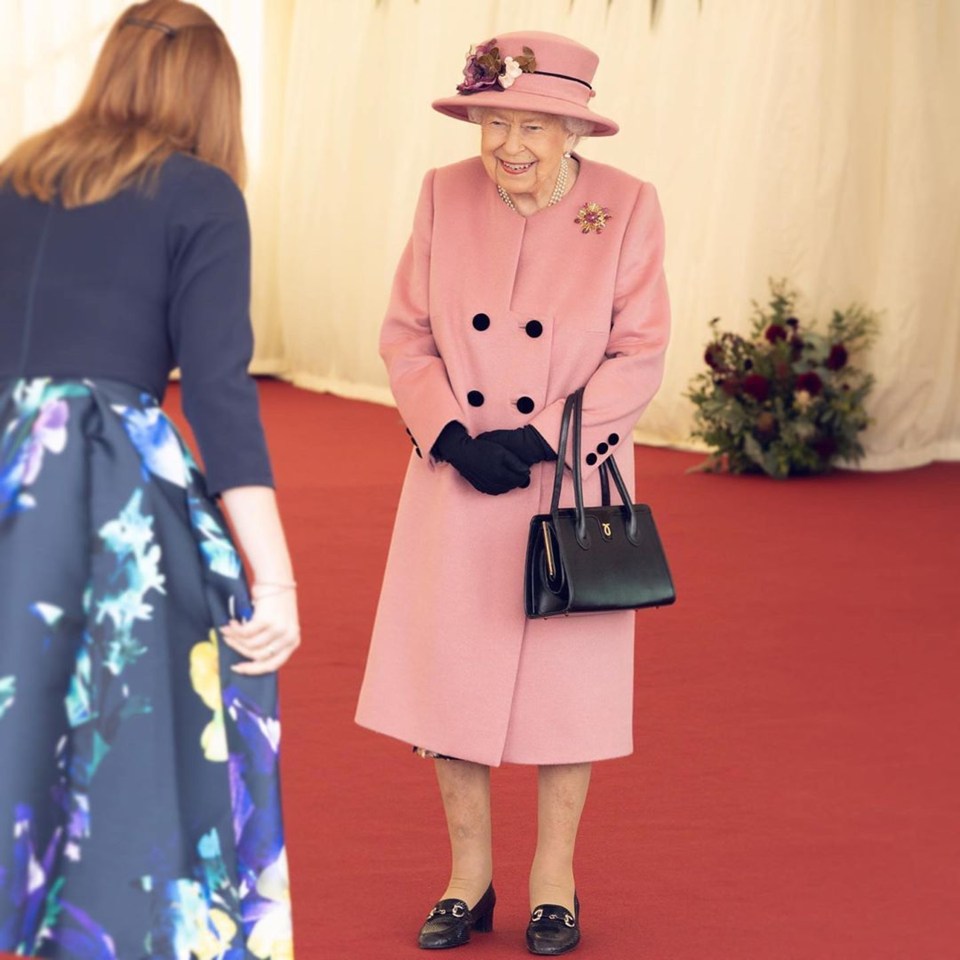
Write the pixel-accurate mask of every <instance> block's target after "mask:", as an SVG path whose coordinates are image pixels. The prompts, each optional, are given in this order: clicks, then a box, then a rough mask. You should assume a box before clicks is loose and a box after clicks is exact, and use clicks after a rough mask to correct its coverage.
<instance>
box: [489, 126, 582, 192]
mask: <svg viewBox="0 0 960 960" xmlns="http://www.w3.org/2000/svg"><path fill="white" fill-rule="evenodd" d="M480 130H481V135H480V158H481V160H482V161H483V166H484V168H485V169H486V171H487V173H488V174H489V176H490V179H491V180H493V182H494V183H496V184H497V185H498V186H500V187H503V189H504V190H506V191H507V193H508V194H510V195H511V198H514V199H515V198H516V197H517V196H519V195H524V194H526V195H527V196H529V197H532V198H533V199H535V200H536V203H537V206H538V207H539V208H542V207H545V206H546V205H547V202H548V201H549V199H550V194H551V193H552V192H553V187H554V184H555V183H556V182H557V174H558V173H559V171H560V161H561V159H562V157H563V154H564V153H565V152H566V151H567V150H570V149H572V147H573V146H574V144H575V143H576V140H577V138H576V137H575V136H573V134H570V133H567V131H566V129H565V127H564V125H563V121H562V120H561V119H560V117H554V116H550V115H548V114H544V113H527V112H525V111H522V110H497V109H490V110H488V111H486V112H485V113H484V116H483V119H482V120H481V122H480Z"/></svg>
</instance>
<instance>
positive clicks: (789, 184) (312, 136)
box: [0, 0, 960, 469]
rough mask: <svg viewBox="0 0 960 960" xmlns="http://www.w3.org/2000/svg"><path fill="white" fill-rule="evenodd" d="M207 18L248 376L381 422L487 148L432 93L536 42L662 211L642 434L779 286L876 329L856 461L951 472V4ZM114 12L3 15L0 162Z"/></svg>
mask: <svg viewBox="0 0 960 960" xmlns="http://www.w3.org/2000/svg"><path fill="white" fill-rule="evenodd" d="M203 5H204V6H205V7H207V9H209V10H210V12H211V13H213V14H214V15H215V16H217V17H219V18H220V19H221V22H222V23H223V24H224V27H225V29H226V30H227V32H228V34H229V36H230V39H231V42H232V43H233V44H234V46H235V48H236V50H237V53H238V56H239V57H240V59H241V61H242V63H243V69H244V74H245V76H244V80H245V84H246V86H245V97H246V100H247V111H248V113H247V136H248V142H249V146H250V152H251V174H252V176H251V182H250V185H249V190H248V197H249V200H250V208H251V216H252V218H253V227H254V235H255V238H256V239H255V260H254V317H255V326H256V331H257V335H258V353H257V361H256V362H257V369H260V370H264V371H272V372H281V373H282V374H283V375H284V376H287V377H289V378H290V379H291V380H292V381H293V382H295V383H297V384H300V385H302V386H306V387H310V388H315V389H322V390H331V391H334V392H337V393H340V394H343V395H346V396H353V397H361V398H365V399H371V400H377V401H382V402H390V396H389V391H388V389H387V386H386V377H385V375H384V372H383V370H382V367H381V364H380V361H379V358H378V356H377V331H378V328H379V325H380V322H381V319H382V315H383V310H384V307H385V304H386V302H387V297H388V291H389V286H390V281H391V277H392V272H393V269H394V266H395V264H396V261H397V259H398V257H399V254H400V251H401V249H402V247H403V244H404V243H405V241H406V237H407V234H408V231H409V229H410V224H411V218H412V213H413V208H414V204H415V201H416V196H417V192H418V189H419V185H420V180H421V177H422V175H423V173H424V172H425V171H426V170H427V169H428V168H430V167H433V166H438V165H440V164H444V163H449V162H453V161H455V160H458V159H460V158H462V157H466V156H470V155H473V154H475V153H476V152H477V146H478V136H477V131H476V130H475V128H473V127H471V126H470V125H468V124H464V123H458V122H457V121H454V120H450V119H448V118H445V117H443V116H440V115H439V114H436V113H434V112H433V111H431V110H430V107H429V104H430V101H431V100H432V99H434V98H435V97H438V96H441V95H444V94H449V93H452V92H453V90H454V87H455V86H456V84H457V82H458V80H459V75H460V69H461V67H462V63H463V55H464V54H465V52H466V50H467V47H468V45H469V44H470V43H475V42H479V41H481V40H484V39H487V38H489V37H491V36H495V35H496V33H497V32H506V31H509V30H518V29H539V30H551V31H555V32H558V33H564V34H567V35H569V36H572V37H574V38H576V39H578V40H580V41H581V42H583V43H585V44H587V45H588V46H590V47H592V48H593V49H595V50H596V51H597V52H598V53H599V54H600V68H599V70H598V73H597V77H596V82H595V86H596V89H597V97H596V99H595V101H594V104H595V105H596V108H597V109H598V110H599V111H600V112H601V113H604V114H605V115H607V116H612V117H614V118H616V119H618V120H619V121H620V123H621V128H622V129H621V133H620V134H619V135H618V136H616V137H613V138H607V139H603V140H597V141H591V140H586V141H585V142H584V143H583V144H582V145H581V150H582V152H583V153H584V154H585V155H586V156H589V157H591V158H593V159H596V160H600V161H603V162H607V163H612V164H615V165H617V166H619V167H622V168H624V169H626V170H628V171H630V172H631V173H634V174H635V175H637V176H640V177H642V178H644V179H648V180H651V181H652V182H653V183H655V184H656V185H657V188H658V190H659V193H660V198H661V202H662V204H663V208H664V214H665V217H666V223H667V231H668V234H667V240H668V244H667V274H668V280H669V283H670V289H671V296H672V300H673V307H674V338H673V342H672V344H671V347H670V351H669V355H668V365H667V373H666V379H665V382H664V385H663V388H662V389H661V391H660V394H659V395H658V397H657V398H656V400H655V401H654V403H653V404H652V405H651V407H650V409H649V410H648V412H647V414H646V415H645V417H644V419H643V421H642V423H641V427H640V430H639V431H638V437H639V438H641V439H643V440H646V441H650V442H655V443H669V444H676V445H686V444H688V443H689V430H690V425H691V419H692V412H693V409H692V406H691V404H690V403H689V401H688V400H687V399H686V398H685V397H684V392H685V390H686V385H687V383H688V382H689V380H690V378H691V377H692V376H693V374H694V373H696V372H698V371H699V370H700V369H702V354H703V347H704V345H705V343H706V341H707V338H708V331H707V322H708V321H709V320H710V318H711V317H714V316H718V315H719V316H720V317H722V318H723V321H724V327H725V328H728V329H737V330H741V331H745V330H746V329H747V327H748V325H749V315H750V312H751V302H752V301H753V300H763V299H764V297H765V295H766V293H767V278H768V277H787V278H788V279H789V280H790V281H791V282H792V283H793V284H794V285H795V286H797V287H798V288H799V289H800V290H801V291H802V292H803V293H804V295H805V298H804V301H803V302H802V305H801V308H802V311H803V313H802V316H803V317H804V318H808V317H813V316H816V317H820V318H822V319H824V320H826V319H827V318H828V317H829V314H830V312H831V311H832V309H833V308H834V307H843V306H846V305H847V304H849V303H851V302H854V301H859V302H862V303H865V304H867V305H869V306H871V307H873V308H875V309H877V310H878V311H880V312H881V322H882V328H881V334H880V337H879V339H878V341H877V343H876V345H875V346H874V347H873V349H872V350H871V352H870V355H869V359H868V361H867V363H868V366H869V367H870V369H872V371H873V372H874V373H875V375H876V378H877V386H876V388H875V391H874V394H873V397H872V400H871V403H870V410H871V413H872V415H873V418H874V424H873V425H872V427H871V428H870V430H869V432H868V434H867V435H866V447H867V451H868V455H867V457H866V459H865V461H864V463H863V466H864V467H866V468H868V469H893V468H900V467H909V466H914V465H917V464H921V463H925V462H929V461H931V460H935V459H960V376H958V371H960V270H958V269H957V264H958V263H960V164H958V163H957V159H956V158H957V157H958V156H960V97H958V96H957V91H958V90H960V3H958V2H957V0H809V2H807V3H803V4H797V3H793V2H790V0H770V2H766V0H723V2H720V0H702V2H697V0H660V3H659V7H660V15H659V17H658V21H657V23H656V25H655V26H651V22H650V6H649V3H648V2H647V0H572V2H571V0H512V2H510V3H506V2H498V0H380V2H377V0H327V2H318V0H262V2H257V0H221V2H213V0H208V2H204V3H203ZM122 6H123V4H120V3H115V2H112V0H98V2H97V0H82V2H81V0H77V2H75V3H71V4H70V9H71V18H70V21H69V22H68V21H65V20H64V18H63V16H62V13H61V14H60V15H59V16H60V19H59V20H57V14H56V12H55V11H56V10H62V6H60V5H58V4H56V3H54V2H52V0H30V2H29V3H28V2H26V0H0V18H2V19H0V22H3V23H4V24H12V25H13V29H12V31H11V30H10V29H8V30H7V31H6V32H5V33H4V34H3V35H2V36H0V70H2V75H0V92H2V94H3V102H4V105H5V107H4V110H3V111H0V149H5V148H6V147H7V146H9V145H10V144H11V143H12V142H14V141H15V140H16V139H17V138H18V137H19V136H20V135H22V133H24V132H26V130H27V129H33V128H36V127H38V126H42V125H43V124H45V123H48V122H51V121H52V120H54V119H56V117H57V116H60V115H62V113H63V112H65V111H66V109H68V108H69V106H70V105H71V104H72V103H73V102H74V101H75V99H76V96H77V95H78V93H79V90H78V88H77V87H76V83H77V82H78V81H77V78H78V77H79V78H80V79H79V82H82V78H83V76H85V74H86V71H87V70H88V69H89V63H90V59H91V58H92V51H93V50H94V49H95V48H96V46H97V44H98V43H99V41H100V39H101V37H102V29H103V27H104V26H105V25H106V23H108V22H109V20H110V19H111V17H112V16H113V15H115V13H116V11H117V10H118V9H121V8H122ZM44 10H45V11H46V12H47V19H46V20H44V19H43V11H44ZM50 23H54V24H55V26H54V28H52V29H48V26H49V24H50ZM45 31H46V32H45ZM11 34H12V36H11ZM18 36H19V37H21V38H22V37H27V38H29V40H28V42H27V43H26V45H25V47H26V49H27V51H28V52H27V53H24V52H23V51H22V50H18V49H17V42H16V41H17V37H18ZM21 45H23V44H21ZM30 51H32V53H31V52H30ZM68 64H69V65H68ZM70 65H72V66H70ZM71 83H72V84H73V89H72V90H70V87H71ZM68 90H70V94H69V96H66V91H68ZM54 91H59V93H58V94H56V95H55V93H54ZM58 96H59V97H60V99H58ZM64 97H65V99H66V102H65V103H64V102H63V100H64ZM463 254H464V257H469V256H470V251H469V250H464V252H463Z"/></svg>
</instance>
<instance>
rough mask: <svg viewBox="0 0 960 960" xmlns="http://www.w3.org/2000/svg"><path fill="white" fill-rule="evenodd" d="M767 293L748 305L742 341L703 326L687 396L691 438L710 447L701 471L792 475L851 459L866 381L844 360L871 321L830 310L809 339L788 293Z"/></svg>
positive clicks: (864, 313) (869, 336)
mask: <svg viewBox="0 0 960 960" xmlns="http://www.w3.org/2000/svg"><path fill="white" fill-rule="evenodd" d="M770 294H771V298H770V302H769V304H768V305H767V306H766V307H765V308H764V307H761V306H760V304H757V303H754V308H755V309H754V320H753V325H752V329H751V331H750V335H749V336H747V337H742V336H740V335H739V334H735V333H724V332H722V331H721V330H720V329H719V322H720V318H719V317H715V318H714V319H713V320H711V321H710V326H711V328H712V330H713V339H712V340H711V341H710V343H709V344H708V345H707V348H706V351H705V353H704V361H705V362H706V364H707V370H705V371H704V372H703V373H699V374H697V375H696V376H695V377H694V378H693V380H692V381H691V383H690V389H689V391H688V392H687V396H688V397H689V398H690V399H691V400H692V401H693V403H694V405H695V406H696V413H695V420H694V424H695V426H694V430H693V436H694V437H700V438H701V439H703V440H704V441H705V442H706V443H707V444H708V445H709V446H710V447H712V448H713V450H714V455H713V458H712V460H711V461H710V465H711V466H725V467H726V469H727V470H729V471H730V472H731V473H761V472H762V473H766V474H768V475H769V476H771V477H788V476H798V475H803V474H813V473H824V472H826V471H827V470H829V469H830V468H831V467H832V466H833V465H834V463H835V462H836V461H839V460H845V461H854V462H855V461H857V460H859V459H860V457H862V456H863V447H862V446H861V444H860V439H859V434H860V433H861V431H863V430H864V429H865V428H866V427H867V425H868V424H869V422H870V421H869V418H868V417H867V413H866V409H865V406H864V401H865V400H866V397H867V394H868V393H869V392H870V389H871V387H872V386H873V376H872V375H871V374H869V373H865V372H864V371H862V370H858V369H857V368H856V367H854V366H853V365H852V364H851V363H850V360H851V358H852V357H854V356H855V355H856V354H858V353H860V352H861V351H862V350H863V349H865V348H866V347H867V346H869V344H870V343H871V342H872V341H873V339H874V337H875V336H876V332H877V318H876V315H875V314H874V313H872V312H870V311H868V310H866V309H865V308H864V307H862V306H858V305H853V306H850V307H848V308H847V309H846V310H842V311H841V310H834V312H833V316H832V317H831V318H830V322H829V323H828V325H827V330H826V332H825V333H819V332H818V331H816V330H815V329H813V328H812V327H808V328H805V327H803V326H802V325H801V323H800V321H799V320H798V319H797V317H796V315H795V309H794V307H795V304H796V300H797V293H796V292H795V291H793V290H791V289H789V288H788V287H787V283H786V281H785V280H779V281H774V280H771V281H770Z"/></svg>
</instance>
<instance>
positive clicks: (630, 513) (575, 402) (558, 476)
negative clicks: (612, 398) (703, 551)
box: [550, 387, 638, 549]
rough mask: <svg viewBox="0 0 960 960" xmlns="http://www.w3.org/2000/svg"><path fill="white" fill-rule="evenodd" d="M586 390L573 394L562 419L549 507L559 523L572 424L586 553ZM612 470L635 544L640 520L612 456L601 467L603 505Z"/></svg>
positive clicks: (580, 538)
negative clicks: (583, 449)
mask: <svg viewBox="0 0 960 960" xmlns="http://www.w3.org/2000/svg"><path fill="white" fill-rule="evenodd" d="M583 390H584V388H583V387H580V389H579V390H576V391H574V392H573V393H571V394H570V396H569V397H567V399H566V402H565V403H564V405H563V418H562V419H561V421H560V442H559V444H558V449H557V466H556V473H555V474H554V478H553V499H552V500H551V503H550V513H551V515H552V516H553V517H554V518H555V519H557V517H558V514H559V511H560V491H561V489H562V487H563V464H564V460H566V453H567V441H568V438H569V435H570V430H571V421H572V428H573V453H572V457H571V462H572V464H573V497H574V502H575V504H576V510H577V529H576V534H577V543H579V544H580V546H581V547H583V548H584V549H586V548H587V547H588V546H589V542H590V538H589V537H588V535H587V513H586V510H585V509H584V506H583V477H582V475H581V471H580V453H581V434H582V427H583ZM608 469H609V471H610V476H612V477H613V482H614V485H615V486H616V488H617V492H618V493H619V494H620V499H621V500H623V508H622V509H623V515H624V519H625V520H626V530H627V539H629V540H630V542H631V543H633V544H636V543H637V540H638V537H637V517H636V513H635V512H634V509H633V500H632V499H631V497H630V493H629V491H628V490H627V485H626V484H625V483H624V482H623V477H622V476H621V474H620V469H619V467H617V461H616V460H615V459H614V457H613V454H611V455H610V456H609V457H607V459H606V460H605V461H604V462H603V463H602V464H601V465H600V487H601V496H602V501H603V505H604V506H607V505H608V504H609V503H610V487H609V483H608V480H607V476H606V472H607V470H608Z"/></svg>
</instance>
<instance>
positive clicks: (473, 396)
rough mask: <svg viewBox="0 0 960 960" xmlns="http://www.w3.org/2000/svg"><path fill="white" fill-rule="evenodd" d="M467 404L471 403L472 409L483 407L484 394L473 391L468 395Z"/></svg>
mask: <svg viewBox="0 0 960 960" xmlns="http://www.w3.org/2000/svg"><path fill="white" fill-rule="evenodd" d="M467 403H469V404H470V406H471V407H482V406H483V394H482V393H481V392H480V391H479V390H471V391H470V392H469V393H468V394H467Z"/></svg>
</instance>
